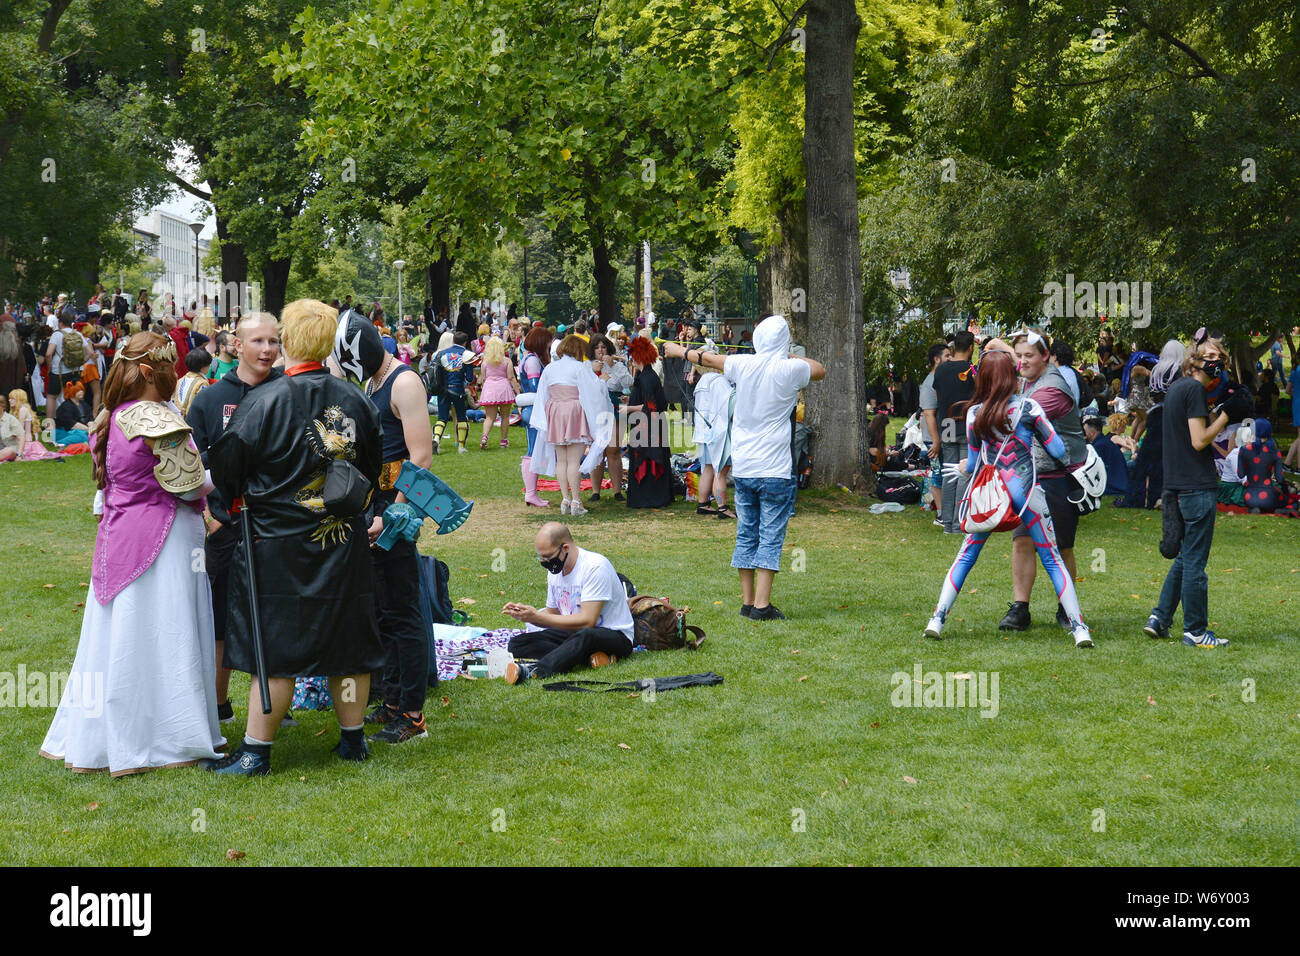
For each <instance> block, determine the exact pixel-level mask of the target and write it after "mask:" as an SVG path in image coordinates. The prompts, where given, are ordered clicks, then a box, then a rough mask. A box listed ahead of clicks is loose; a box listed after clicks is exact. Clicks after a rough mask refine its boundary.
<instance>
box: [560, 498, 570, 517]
mask: <svg viewBox="0 0 1300 956" xmlns="http://www.w3.org/2000/svg"><path fill="white" fill-rule="evenodd" d="M568 513H569V499H568V498H565V499H564V500H563V501H561V502H560V514H562V515H567V514H568Z"/></svg>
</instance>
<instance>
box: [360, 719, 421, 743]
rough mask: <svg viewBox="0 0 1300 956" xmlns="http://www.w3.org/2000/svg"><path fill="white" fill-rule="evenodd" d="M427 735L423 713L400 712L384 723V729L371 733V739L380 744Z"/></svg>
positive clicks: (400, 741)
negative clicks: (416, 714)
mask: <svg viewBox="0 0 1300 956" xmlns="http://www.w3.org/2000/svg"><path fill="white" fill-rule="evenodd" d="M427 736H429V731H428V729H427V728H426V727H425V726H424V715H423V714H420V715H419V717H418V718H417V717H414V716H412V715H411V714H407V713H401V714H398V715H397V717H396V718H394V719H393V720H390V721H389V722H388V723H387V724H385V725H384V729H383V730H381V731H379V733H377V734H371V735H370V739H371V740H377V741H379V742H380V743H381V744H400V743H405V742H406V741H408V740H414V739H416V738H417V737H427Z"/></svg>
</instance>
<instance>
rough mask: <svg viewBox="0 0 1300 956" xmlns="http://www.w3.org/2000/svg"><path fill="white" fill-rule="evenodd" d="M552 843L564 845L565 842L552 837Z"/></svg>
mask: <svg viewBox="0 0 1300 956" xmlns="http://www.w3.org/2000/svg"><path fill="white" fill-rule="evenodd" d="M551 842H552V843H563V842H564V841H563V840H561V839H560V838H559V837H551Z"/></svg>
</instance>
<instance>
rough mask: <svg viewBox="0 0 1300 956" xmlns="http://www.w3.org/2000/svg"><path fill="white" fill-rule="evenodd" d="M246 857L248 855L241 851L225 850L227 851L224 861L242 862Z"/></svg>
mask: <svg viewBox="0 0 1300 956" xmlns="http://www.w3.org/2000/svg"><path fill="white" fill-rule="evenodd" d="M246 856H248V854H247V853H245V852H244V851H243V850H227V851H226V859H227V860H242V859H243V858H244V857H246Z"/></svg>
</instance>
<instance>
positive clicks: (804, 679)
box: [799, 674, 808, 684]
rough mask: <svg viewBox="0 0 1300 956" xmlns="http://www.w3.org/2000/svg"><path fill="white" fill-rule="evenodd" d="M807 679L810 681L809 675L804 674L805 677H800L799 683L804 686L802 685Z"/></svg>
mask: <svg viewBox="0 0 1300 956" xmlns="http://www.w3.org/2000/svg"><path fill="white" fill-rule="evenodd" d="M807 679H808V675H807V674H804V675H803V677H800V678H799V683H801V684H802V683H803V682H804V681H806V680H807Z"/></svg>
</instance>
